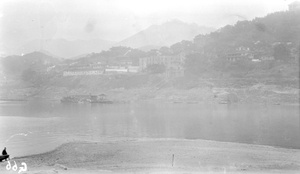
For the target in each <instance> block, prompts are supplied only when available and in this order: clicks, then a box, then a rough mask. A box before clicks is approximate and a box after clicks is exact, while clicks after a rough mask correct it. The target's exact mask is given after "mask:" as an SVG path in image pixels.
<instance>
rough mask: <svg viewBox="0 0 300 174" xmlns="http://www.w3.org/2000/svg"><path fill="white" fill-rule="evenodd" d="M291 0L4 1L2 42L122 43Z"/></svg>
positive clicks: (215, 23)
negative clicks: (175, 22) (150, 31)
mask: <svg viewBox="0 0 300 174" xmlns="http://www.w3.org/2000/svg"><path fill="white" fill-rule="evenodd" d="M291 2H292V1H291V0H247V1H246V0H1V1H0V41H1V43H0V44H1V45H0V47H1V46H3V44H16V45H19V44H22V43H25V42H27V41H29V40H33V39H39V38H43V39H52V38H64V39H69V40H75V39H99V38H100V39H106V40H111V41H120V40H122V39H124V38H126V37H128V36H130V35H132V34H135V33H136V32H138V31H140V30H142V29H145V28H147V27H148V26H150V25H152V24H161V23H163V22H166V21H168V20H172V19H179V20H181V21H184V22H188V23H196V24H198V25H205V26H211V27H215V28H218V27H221V26H224V25H226V24H233V23H235V22H236V21H237V20H243V19H253V18H254V17H262V16H265V15H266V14H268V13H271V12H274V11H281V10H286V9H287V7H288V6H287V5H288V4H289V3H291Z"/></svg>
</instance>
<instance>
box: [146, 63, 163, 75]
mask: <svg viewBox="0 0 300 174" xmlns="http://www.w3.org/2000/svg"><path fill="white" fill-rule="evenodd" d="M146 71H147V72H149V73H150V74H162V73H164V72H165V71H166V66H165V65H163V64H152V65H148V66H147V68H146Z"/></svg>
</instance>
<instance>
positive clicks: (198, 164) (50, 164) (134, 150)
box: [0, 138, 300, 174]
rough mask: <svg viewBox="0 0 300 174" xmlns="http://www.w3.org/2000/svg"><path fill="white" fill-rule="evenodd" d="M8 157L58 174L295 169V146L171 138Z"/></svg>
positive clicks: (298, 158)
mask: <svg viewBox="0 0 300 174" xmlns="http://www.w3.org/2000/svg"><path fill="white" fill-rule="evenodd" d="M172 155H174V160H173V161H172ZM11 160H12V161H16V162H17V163H18V164H20V163H21V162H26V163H27V165H28V168H30V172H32V173H34V172H36V171H42V172H41V173H47V171H49V170H50V171H52V172H55V173H62V174H65V173H68V172H70V173H76V172H77V173H78V172H79V173H80V171H81V172H82V171H83V170H84V171H85V172H84V173H93V172H97V171H98V172H99V171H102V172H104V173H105V172H108V173H111V172H113V173H132V172H137V173H151V172H154V173H155V172H158V173H160V172H174V173H182V172H184V173H197V172H199V171H201V172H204V173H207V172H213V173H218V172H221V173H223V172H224V170H226V171H228V172H233V173H244V172H247V173H249V172H250V173H251V172H252V173H268V172H270V173H273V172H275V173H276V171H278V172H279V173H280V172H281V173H286V172H291V173H293V172H297V171H300V149H285V148H280V147H273V146H265V145H252V144H244V143H231V142H218V141H212V140H185V139H184V140H183V139H173V138H168V139H153V138H141V139H127V138H121V139H109V140H104V141H101V142H100V141H76V142H70V143H66V144H63V145H61V146H59V147H57V148H56V149H54V150H52V151H49V152H46V153H41V154H35V155H29V156H23V157H15V158H13V159H11ZM4 164H6V163H1V165H0V166H1V169H0V171H5V165H4ZM172 164H173V166H172ZM3 169H4V170H3ZM1 173H2V172H1ZM77 173H76V174H77ZM28 174H29V173H28ZM30 174H31V173H30Z"/></svg>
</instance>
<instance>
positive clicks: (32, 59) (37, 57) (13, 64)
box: [0, 52, 60, 76]
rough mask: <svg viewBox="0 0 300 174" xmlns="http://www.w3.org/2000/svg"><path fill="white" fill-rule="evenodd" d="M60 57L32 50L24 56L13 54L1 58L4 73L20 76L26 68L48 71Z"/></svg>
mask: <svg viewBox="0 0 300 174" xmlns="http://www.w3.org/2000/svg"><path fill="white" fill-rule="evenodd" d="M59 62H60V59H59V58H55V57H52V56H50V55H47V54H45V53H41V52H32V53H29V54H25V55H23V56H19V55H13V56H7V57H4V58H1V59H0V64H1V66H2V68H1V69H2V70H3V73H4V74H6V75H7V76H19V75H21V74H22V73H23V72H24V71H25V70H29V69H30V70H32V71H39V72H40V71H46V70H47V68H48V67H51V66H54V65H57V64H58V63H59Z"/></svg>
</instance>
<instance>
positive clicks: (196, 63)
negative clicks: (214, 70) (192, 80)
mask: <svg viewBox="0 0 300 174" xmlns="http://www.w3.org/2000/svg"><path fill="white" fill-rule="evenodd" d="M209 68H210V63H209V61H208V58H207V57H206V56H205V55H204V54H200V53H194V54H189V55H187V56H186V61H185V70H186V72H187V73H189V74H193V75H201V73H204V72H205V71H207V70H208V69H209Z"/></svg>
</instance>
